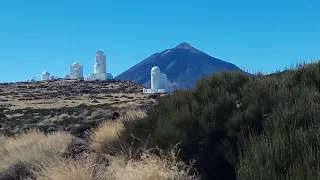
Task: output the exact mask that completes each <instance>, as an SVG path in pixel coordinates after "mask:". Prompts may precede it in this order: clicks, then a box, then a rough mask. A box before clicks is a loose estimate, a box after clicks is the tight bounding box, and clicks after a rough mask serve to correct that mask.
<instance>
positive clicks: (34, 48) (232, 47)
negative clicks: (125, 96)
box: [0, 0, 320, 82]
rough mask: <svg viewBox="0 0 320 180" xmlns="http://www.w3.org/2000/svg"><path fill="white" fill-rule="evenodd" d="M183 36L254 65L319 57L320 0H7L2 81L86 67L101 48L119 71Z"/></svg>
mask: <svg viewBox="0 0 320 180" xmlns="http://www.w3.org/2000/svg"><path fill="white" fill-rule="evenodd" d="M184 41H185V42H188V43H189V44H191V45H192V46H194V47H196V48H198V49H200V50H202V51H204V52H206V53H207V54H209V55H211V56H213V57H216V58H220V59H222V60H225V61H228V62H231V63H234V64H235V65H237V66H239V67H240V68H243V69H245V70H248V71H249V72H256V71H262V72H264V73H270V72H273V71H275V70H277V69H280V70H283V69H284V68H285V67H288V66H291V65H294V64H296V63H297V62H301V61H307V62H310V61H313V60H318V59H320V43H319V42H320V0H299V1H297V0H291V1H289V0H265V1H258V0H250V1H249V0H237V1H236V0H233V1H231V0H229V1H227V0H206V1H204V0H197V1H196V0H184V1H181V0H86V1H85V0H1V1H0V75H1V76H0V82H7V81H24V80H25V79H27V78H31V77H33V76H35V77H36V78H37V79H38V80H39V79H40V74H41V73H42V72H43V71H48V72H50V73H51V74H54V75H58V76H60V77H62V76H64V74H65V73H67V72H69V66H70V64H72V63H73V62H75V61H77V62H80V63H81V64H83V65H84V75H87V74H88V73H89V72H92V71H93V65H94V56H95V52H96V51H97V50H103V51H104V52H105V53H106V55H107V71H108V72H111V73H112V74H113V75H114V76H116V75H118V74H119V73H121V72H123V71H125V70H126V69H128V68H130V67H131V66H133V65H135V64H136V63H138V62H140V61H142V60H143V59H145V58H146V57H148V56H150V55H151V54H153V53H155V52H160V51H162V50H164V49H168V48H173V47H174V46H176V45H178V44H179V43H181V42H184Z"/></svg>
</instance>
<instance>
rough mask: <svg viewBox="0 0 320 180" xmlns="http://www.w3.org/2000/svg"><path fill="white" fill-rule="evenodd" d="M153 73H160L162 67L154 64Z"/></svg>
mask: <svg viewBox="0 0 320 180" xmlns="http://www.w3.org/2000/svg"><path fill="white" fill-rule="evenodd" d="M151 73H153V74H158V73H160V68H159V67H158V66H154V67H153V68H152V69H151Z"/></svg>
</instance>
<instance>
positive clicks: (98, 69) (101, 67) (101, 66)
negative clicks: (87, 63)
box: [84, 51, 113, 81]
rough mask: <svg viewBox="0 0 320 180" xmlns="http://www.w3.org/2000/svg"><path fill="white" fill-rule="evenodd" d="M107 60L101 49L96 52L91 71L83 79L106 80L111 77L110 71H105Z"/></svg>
mask: <svg viewBox="0 0 320 180" xmlns="http://www.w3.org/2000/svg"><path fill="white" fill-rule="evenodd" d="M106 62H107V60H106V56H105V55H104V53H103V51H97V52H96V58H95V64H94V66H93V73H90V74H89V76H86V77H85V78H84V80H85V81H94V80H107V79H112V78H113V77H112V75H111V73H107V63H106Z"/></svg>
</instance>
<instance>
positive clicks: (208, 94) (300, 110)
mask: <svg viewBox="0 0 320 180" xmlns="http://www.w3.org/2000/svg"><path fill="white" fill-rule="evenodd" d="M147 115H148V116H147V117H145V118H142V119H139V120H137V121H132V122H125V128H124V130H123V131H122V133H121V135H120V139H122V140H123V141H126V142H128V143H129V142H131V141H132V140H134V139H135V138H138V139H139V141H135V142H134V146H137V147H138V146H139V145H140V144H141V142H142V143H146V142H147V146H146V147H147V148H153V147H159V148H161V149H164V150H166V149H170V148H171V146H172V145H174V144H177V143H179V142H181V143H180V145H179V146H178V148H179V149H180V154H179V159H181V160H183V161H184V162H189V161H190V160H193V159H194V160H195V165H194V168H195V169H196V170H197V171H198V172H199V173H200V175H201V176H202V178H203V179H224V180H226V179H240V180H248V179H250V180H251V179H255V180H257V179H261V180H271V179H272V180H276V179H290V180H291V179H308V180H312V179H320V63H319V62H318V63H312V64H308V65H307V64H301V65H299V66H298V67H297V68H295V69H291V70H286V71H284V72H279V73H274V74H271V75H262V74H257V75H254V76H253V77H250V78H249V77H248V76H247V75H246V74H243V73H236V72H224V73H219V74H215V75H213V76H211V77H208V78H204V79H201V80H199V81H198V83H197V86H196V88H195V89H194V90H192V91H176V92H173V93H172V94H171V95H169V96H166V97H164V98H162V99H161V100H160V101H159V104H158V105H157V106H156V107H155V108H154V109H152V110H150V111H149V112H148V114H147ZM132 134H133V135H134V137H135V138H132V136H131V135H132Z"/></svg>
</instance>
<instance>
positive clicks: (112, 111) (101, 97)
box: [0, 80, 152, 134]
mask: <svg viewBox="0 0 320 180" xmlns="http://www.w3.org/2000/svg"><path fill="white" fill-rule="evenodd" d="M142 88H143V87H142V86H140V85H137V84H135V83H132V82H130V81H121V80H108V81H92V82H86V81H79V80H56V81H53V82H37V83H25V82H20V83H2V84H0V133H1V132H5V133H6V134H15V133H19V132H24V131H26V130H28V129H32V128H40V129H41V130H42V131H44V132H48V131H56V130H66V131H71V132H74V133H75V134H77V133H79V132H78V131H81V132H83V131H85V130H87V129H89V128H92V127H94V126H96V125H97V124H98V123H100V122H101V121H103V120H105V119H108V118H115V117H118V116H119V115H120V114H121V113H122V112H123V111H125V110H127V109H143V108H145V107H146V106H148V105H149V104H150V103H152V101H151V100H149V99H148V96H149V95H147V94H143V93H142ZM114 116H115V117H114Z"/></svg>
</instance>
